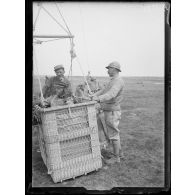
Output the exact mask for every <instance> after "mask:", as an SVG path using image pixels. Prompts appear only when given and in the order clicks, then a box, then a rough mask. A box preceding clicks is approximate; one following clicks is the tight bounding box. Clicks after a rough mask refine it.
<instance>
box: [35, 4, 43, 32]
mask: <svg viewBox="0 0 195 195" xmlns="http://www.w3.org/2000/svg"><path fill="white" fill-rule="evenodd" d="M40 11H41V6H40V7H39V10H38V14H37V17H36V19H35V22H34V24H33V31H35V27H36V24H37V20H38V17H39V14H40Z"/></svg>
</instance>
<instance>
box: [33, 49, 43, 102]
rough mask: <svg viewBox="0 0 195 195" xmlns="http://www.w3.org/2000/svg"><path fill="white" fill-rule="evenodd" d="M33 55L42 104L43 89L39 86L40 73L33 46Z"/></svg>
mask: <svg viewBox="0 0 195 195" xmlns="http://www.w3.org/2000/svg"><path fill="white" fill-rule="evenodd" d="M33 54H34V55H33V56H34V64H35V66H36V68H37V73H38V81H39V89H40V92H41V102H42V104H43V99H44V98H43V91H42V87H41V80H40V75H39V69H38V66H37V58H36V52H35V49H34V48H33Z"/></svg>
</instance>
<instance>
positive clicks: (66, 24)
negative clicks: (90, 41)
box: [55, 3, 72, 35]
mask: <svg viewBox="0 0 195 195" xmlns="http://www.w3.org/2000/svg"><path fill="white" fill-rule="evenodd" d="M55 5H56V7H57V9H58V12H59V14H60V15H61V18H62V20H63V21H64V24H65V26H66V28H67V29H68V31H69V33H70V35H71V34H72V33H71V32H70V29H69V28H68V25H67V23H66V21H65V19H64V17H63V16H62V14H61V12H60V9H59V7H58V5H57V3H55Z"/></svg>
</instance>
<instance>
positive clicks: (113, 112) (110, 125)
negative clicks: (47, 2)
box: [92, 62, 124, 164]
mask: <svg viewBox="0 0 195 195" xmlns="http://www.w3.org/2000/svg"><path fill="white" fill-rule="evenodd" d="M106 68H107V69H108V75H109V77H110V81H109V82H108V84H107V85H106V86H105V88H104V89H102V90H100V91H98V92H96V93H95V94H93V95H92V100H94V101H97V102H98V103H100V105H101V109H102V110H103V112H104V117H105V123H106V127H107V134H108V138H109V140H110V142H111V143H112V146H113V152H114V157H113V158H111V159H109V160H107V161H106V163H107V164H113V163H116V162H117V163H120V158H123V157H124V156H123V153H122V150H121V143H120V135H119V132H120V130H119V128H118V126H119V122H120V119H121V108H120V103H121V101H122V92H123V88H124V82H123V80H122V78H121V77H119V72H121V68H120V64H119V63H118V62H112V63H110V64H109V65H108V66H107V67H106Z"/></svg>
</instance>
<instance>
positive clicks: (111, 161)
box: [106, 140, 120, 164]
mask: <svg viewBox="0 0 195 195" xmlns="http://www.w3.org/2000/svg"><path fill="white" fill-rule="evenodd" d="M112 145H113V151H114V157H113V158H111V159H109V160H106V164H114V163H120V156H119V151H120V141H119V140H112Z"/></svg>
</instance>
